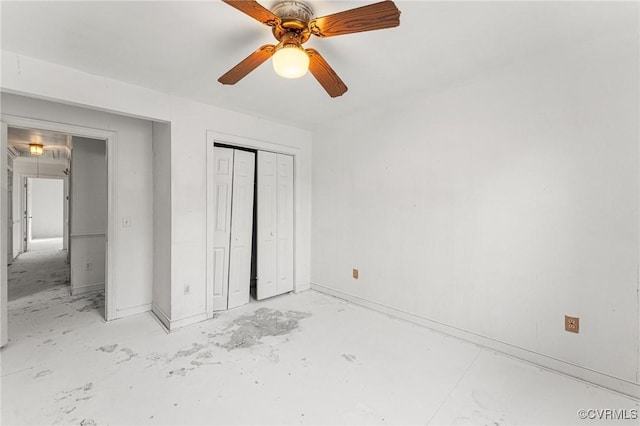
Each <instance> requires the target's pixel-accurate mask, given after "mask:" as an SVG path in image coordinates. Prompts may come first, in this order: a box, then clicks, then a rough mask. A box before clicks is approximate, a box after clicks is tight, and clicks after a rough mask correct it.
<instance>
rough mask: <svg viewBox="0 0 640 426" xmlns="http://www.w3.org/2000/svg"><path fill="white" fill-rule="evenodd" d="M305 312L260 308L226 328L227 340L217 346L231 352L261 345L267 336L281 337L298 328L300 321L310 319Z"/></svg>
mask: <svg viewBox="0 0 640 426" xmlns="http://www.w3.org/2000/svg"><path fill="white" fill-rule="evenodd" d="M310 316H311V314H310V313H307V312H298V311H287V312H281V311H278V310H275V309H269V308H260V309H257V310H256V311H255V312H254V313H253V314H251V315H243V316H241V317H239V318H237V319H235V320H234V321H232V323H231V324H230V325H229V326H228V327H227V329H232V331H231V335H230V336H229V339H228V340H227V341H226V342H225V343H221V344H218V346H220V347H222V348H224V349H226V350H227V351H231V350H234V349H239V348H248V347H251V346H254V345H259V344H261V343H262V342H261V339H262V338H263V337H267V336H282V335H286V334H289V333H291V332H293V331H294V330H295V329H297V328H298V326H299V322H300V320H302V319H305V318H308V317H310Z"/></svg>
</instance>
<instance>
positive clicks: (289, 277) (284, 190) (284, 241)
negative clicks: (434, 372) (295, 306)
mask: <svg viewBox="0 0 640 426" xmlns="http://www.w3.org/2000/svg"><path fill="white" fill-rule="evenodd" d="M277 161H278V232H277V235H278V285H277V293H278V294H282V293H286V292H289V291H292V290H293V157H292V156H290V155H283V154H278V157H277Z"/></svg>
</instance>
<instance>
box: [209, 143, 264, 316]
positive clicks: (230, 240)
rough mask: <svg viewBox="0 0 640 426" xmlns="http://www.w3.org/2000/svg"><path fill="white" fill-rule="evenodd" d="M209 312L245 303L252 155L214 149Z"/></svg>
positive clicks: (251, 194)
mask: <svg viewBox="0 0 640 426" xmlns="http://www.w3.org/2000/svg"><path fill="white" fill-rule="evenodd" d="M214 158H215V161H214V164H215V165H214V167H215V172H214V187H215V193H214V197H215V198H214V212H215V222H214V223H215V229H214V236H213V240H214V247H213V309H214V310H215V311H220V310H225V309H231V308H234V307H236V306H240V305H243V304H245V303H248V302H249V288H250V275H251V240H252V230H253V191H254V185H253V181H254V168H255V167H254V165H255V155H254V154H253V153H251V152H245V151H239V150H234V149H230V148H219V147H216V148H214Z"/></svg>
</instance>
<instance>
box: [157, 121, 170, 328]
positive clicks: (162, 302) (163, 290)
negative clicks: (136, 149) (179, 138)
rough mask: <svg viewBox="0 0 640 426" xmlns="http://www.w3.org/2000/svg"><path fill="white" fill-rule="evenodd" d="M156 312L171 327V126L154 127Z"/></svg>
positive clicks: (158, 125)
mask: <svg viewBox="0 0 640 426" xmlns="http://www.w3.org/2000/svg"><path fill="white" fill-rule="evenodd" d="M153 259H154V260H153V312H154V313H155V315H156V316H157V317H158V318H159V319H161V320H162V322H163V324H164V325H165V326H166V327H167V328H169V327H170V325H171V321H170V318H171V126H170V125H169V124H167V123H155V122H154V123H153Z"/></svg>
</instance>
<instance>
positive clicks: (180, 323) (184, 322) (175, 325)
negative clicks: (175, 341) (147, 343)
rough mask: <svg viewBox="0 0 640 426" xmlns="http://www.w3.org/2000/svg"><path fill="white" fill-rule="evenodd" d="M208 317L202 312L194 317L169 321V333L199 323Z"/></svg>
mask: <svg viewBox="0 0 640 426" xmlns="http://www.w3.org/2000/svg"><path fill="white" fill-rule="evenodd" d="M207 318H209V317H208V315H207V313H206V312H202V313H199V314H196V315H191V316H188V317H185V318H180V319H178V320H171V323H170V324H169V331H175V330H177V329H179V328H182V327H186V326H188V325H191V324H195V323H197V322H200V321H204V320H206V319H207Z"/></svg>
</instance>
